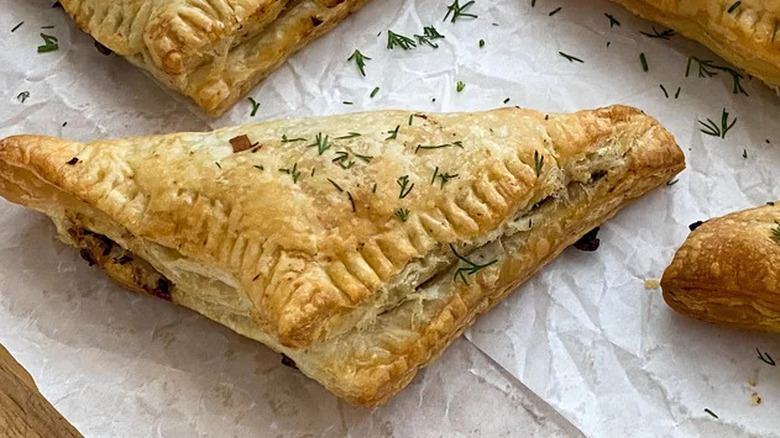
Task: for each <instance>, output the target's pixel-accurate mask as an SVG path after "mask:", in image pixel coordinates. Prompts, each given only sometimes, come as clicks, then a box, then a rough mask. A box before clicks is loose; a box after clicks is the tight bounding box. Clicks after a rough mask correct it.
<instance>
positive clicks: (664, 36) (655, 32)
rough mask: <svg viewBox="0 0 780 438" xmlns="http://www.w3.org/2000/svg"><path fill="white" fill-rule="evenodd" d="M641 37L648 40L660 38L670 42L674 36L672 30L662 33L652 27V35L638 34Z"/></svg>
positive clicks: (646, 33)
mask: <svg viewBox="0 0 780 438" xmlns="http://www.w3.org/2000/svg"><path fill="white" fill-rule="evenodd" d="M639 33H641V34H642V35H644V36H646V37H648V38H660V39H662V40H670V39H672V37H673V36H674V35H675V33H674V31H673V30H672V29H667V30H665V31H663V32H659V31H658V29H656V28H655V26H653V33H649V32H639Z"/></svg>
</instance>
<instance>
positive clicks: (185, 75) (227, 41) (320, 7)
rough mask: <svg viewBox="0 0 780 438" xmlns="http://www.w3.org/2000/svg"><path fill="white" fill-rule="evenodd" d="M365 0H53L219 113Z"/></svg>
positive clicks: (102, 37) (119, 49)
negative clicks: (58, 1) (56, 0)
mask: <svg viewBox="0 0 780 438" xmlns="http://www.w3.org/2000/svg"><path fill="white" fill-rule="evenodd" d="M367 1H368V0H167V1H158V0H60V3H61V4H62V6H63V8H65V10H66V11H67V12H68V14H69V15H70V16H71V17H72V18H73V19H74V20H75V21H76V23H77V24H78V25H79V27H81V29H82V30H83V31H84V32H87V33H89V34H90V35H92V36H93V37H94V38H95V40H97V41H98V42H99V43H101V44H102V45H104V46H106V47H108V48H109V49H111V50H112V51H114V52H116V53H117V54H119V55H122V56H124V57H125V58H127V59H128V60H129V61H130V62H132V63H133V64H135V65H137V66H139V67H141V68H143V69H146V70H147V71H149V72H150V73H151V74H152V75H154V77H155V78H157V79H158V80H159V81H160V82H162V83H163V84H165V85H167V86H169V87H171V88H173V89H175V90H177V91H179V92H180V93H182V94H184V95H185V96H188V97H190V98H192V99H193V100H194V101H195V102H196V103H197V104H198V105H200V106H201V107H203V109H204V110H206V112H208V113H209V114H211V115H214V116H216V115H220V114H222V113H223V112H225V111H226V110H227V109H228V108H230V107H231V106H232V105H233V104H234V103H235V102H236V101H237V100H238V99H240V98H241V96H243V95H244V94H245V93H246V92H247V91H248V90H249V89H250V88H252V87H254V86H255V85H256V84H257V83H258V82H260V81H261V80H263V79H265V78H266V77H267V76H268V75H269V74H271V73H272V72H273V71H274V70H275V69H276V68H277V67H279V65H281V64H282V63H283V62H284V61H285V60H286V59H287V58H288V57H289V56H290V55H291V54H293V53H295V52H296V51H298V50H299V49H301V48H302V47H304V46H305V45H306V44H307V43H309V42H310V41H312V40H313V39H315V38H317V37H319V36H321V35H322V34H324V33H325V32H327V31H328V30H330V29H331V28H333V26H335V25H336V24H338V23H339V22H340V21H341V20H343V19H344V18H346V17H347V16H349V15H350V14H351V13H352V12H354V11H356V10H357V9H358V8H360V7H361V6H363V4H365V3H366V2H367Z"/></svg>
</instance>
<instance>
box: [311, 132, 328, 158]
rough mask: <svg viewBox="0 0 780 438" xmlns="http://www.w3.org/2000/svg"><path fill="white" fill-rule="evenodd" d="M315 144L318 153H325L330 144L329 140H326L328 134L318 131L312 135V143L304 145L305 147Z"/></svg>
mask: <svg viewBox="0 0 780 438" xmlns="http://www.w3.org/2000/svg"><path fill="white" fill-rule="evenodd" d="M315 146H316V147H317V153H318V155H322V154H324V153H325V151H327V150H328V149H330V147H331V146H332V144H331V143H330V140H328V136H327V135H322V133H321V132H319V133H317V135H316V136H315V137H314V143H312V144H310V145H308V146H306V147H307V148H313V147H315Z"/></svg>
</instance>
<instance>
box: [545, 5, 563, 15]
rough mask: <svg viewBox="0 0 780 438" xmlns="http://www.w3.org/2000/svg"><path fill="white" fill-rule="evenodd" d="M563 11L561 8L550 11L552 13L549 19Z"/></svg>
mask: <svg viewBox="0 0 780 438" xmlns="http://www.w3.org/2000/svg"><path fill="white" fill-rule="evenodd" d="M561 9H563V8H562V7H560V6H559V7H557V8H556V9H553V10H552V11H550V13H549V14H547V16H548V17H552V16H553V15H555V14H557V13H558V12H561Z"/></svg>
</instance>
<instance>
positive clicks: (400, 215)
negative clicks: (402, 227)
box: [395, 208, 409, 222]
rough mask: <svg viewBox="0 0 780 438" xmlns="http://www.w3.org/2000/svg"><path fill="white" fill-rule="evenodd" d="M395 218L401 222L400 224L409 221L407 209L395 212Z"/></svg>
mask: <svg viewBox="0 0 780 438" xmlns="http://www.w3.org/2000/svg"><path fill="white" fill-rule="evenodd" d="M395 216H396V217H397V218H398V219H400V220H401V222H406V221H407V220H408V219H409V209H406V208H399V209H398V210H397V211H396V212H395Z"/></svg>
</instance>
